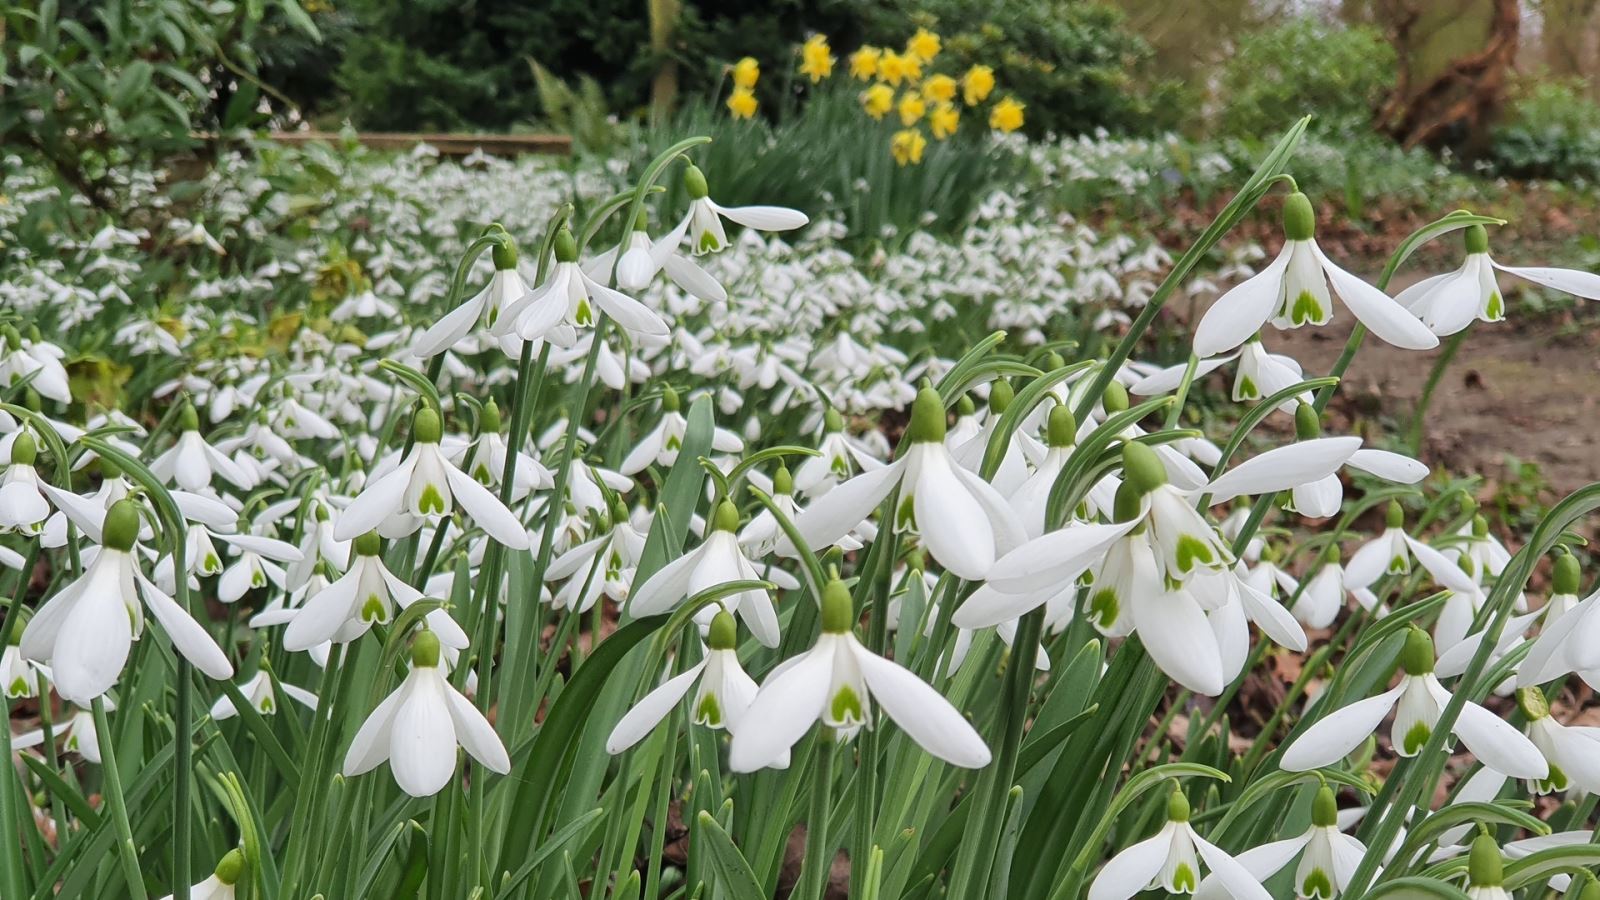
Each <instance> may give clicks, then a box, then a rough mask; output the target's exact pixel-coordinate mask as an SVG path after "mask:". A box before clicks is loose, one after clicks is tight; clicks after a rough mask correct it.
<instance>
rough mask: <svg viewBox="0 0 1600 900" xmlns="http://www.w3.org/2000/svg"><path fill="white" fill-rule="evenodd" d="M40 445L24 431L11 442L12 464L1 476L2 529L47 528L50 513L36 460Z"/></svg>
mask: <svg viewBox="0 0 1600 900" xmlns="http://www.w3.org/2000/svg"><path fill="white" fill-rule="evenodd" d="M37 458H38V446H37V445H36V444H35V443H34V440H33V435H31V434H28V433H27V432H23V433H21V434H19V435H17V438H16V440H15V441H13V442H12V444H11V464H10V465H8V466H6V467H5V474H4V475H3V476H0V532H20V533H22V534H27V535H35V534H38V533H39V532H41V531H43V530H44V523H45V519H47V518H48V517H49V516H50V503H49V501H48V500H46V499H45V495H44V492H43V490H42V487H41V485H42V482H41V481H40V480H39V473H38V472H36V471H34V468H33V463H34V461H35V460H36V459H37Z"/></svg>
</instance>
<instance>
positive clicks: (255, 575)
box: [250, 569, 267, 588]
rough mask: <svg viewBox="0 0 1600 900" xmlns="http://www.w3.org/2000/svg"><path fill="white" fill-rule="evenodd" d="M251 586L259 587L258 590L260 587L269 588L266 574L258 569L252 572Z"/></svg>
mask: <svg viewBox="0 0 1600 900" xmlns="http://www.w3.org/2000/svg"><path fill="white" fill-rule="evenodd" d="M250 586H251V587H258V588H259V587H266V586H267V576H266V573H264V572H262V571H261V570H260V569H257V570H255V571H254V572H251V573H250Z"/></svg>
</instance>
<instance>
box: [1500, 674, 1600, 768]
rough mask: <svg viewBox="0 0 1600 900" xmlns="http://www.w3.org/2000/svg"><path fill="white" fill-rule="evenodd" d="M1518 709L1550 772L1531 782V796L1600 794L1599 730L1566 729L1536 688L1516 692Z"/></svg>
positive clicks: (1574, 727)
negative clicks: (1574, 792)
mask: <svg viewBox="0 0 1600 900" xmlns="http://www.w3.org/2000/svg"><path fill="white" fill-rule="evenodd" d="M1517 708H1518V709H1519V710H1520V711H1521V712H1522V715H1523V718H1525V719H1527V724H1526V725H1525V726H1524V728H1525V730H1526V731H1527V734H1528V740H1530V741H1532V742H1533V745H1534V746H1535V747H1538V748H1539V752H1540V753H1542V754H1544V758H1545V761H1546V762H1548V763H1549V764H1550V771H1549V773H1548V774H1546V775H1545V776H1544V777H1543V778H1531V779H1529V780H1528V793H1530V794H1548V793H1551V792H1554V791H1565V790H1567V789H1569V788H1574V789H1576V790H1580V791H1583V792H1584V793H1586V794H1600V729H1596V728H1594V727H1591V726H1567V725H1563V724H1561V723H1560V722H1558V721H1556V718H1555V716H1552V715H1551V714H1550V704H1549V703H1548V702H1546V701H1545V698H1544V692H1543V691H1541V690H1539V689H1538V688H1536V687H1526V688H1519V689H1518V690H1517Z"/></svg>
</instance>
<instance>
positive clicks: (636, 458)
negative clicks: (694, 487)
mask: <svg viewBox="0 0 1600 900" xmlns="http://www.w3.org/2000/svg"><path fill="white" fill-rule="evenodd" d="M678 402H679V401H678V392H677V391H675V390H673V389H672V388H671V387H670V386H669V387H666V388H663V389H662V393H661V421H660V422H657V423H656V427H654V428H652V429H650V430H649V431H647V432H645V433H644V434H643V435H642V436H640V438H639V439H638V442H637V443H635V444H634V445H633V449H632V450H630V451H628V455H627V456H626V457H625V458H624V459H623V460H622V465H621V466H619V467H618V468H617V471H619V472H621V473H622V474H624V475H637V474H638V473H640V472H642V471H644V469H645V467H646V466H649V465H651V464H655V465H658V466H661V467H663V468H665V467H668V466H671V465H672V464H673V463H675V462H677V461H678V450H679V449H681V448H682V447H683V436H684V434H685V433H686V432H687V431H688V429H689V420H688V419H686V418H684V415H683V413H681V412H679V411H678ZM711 449H713V450H715V451H717V452H718V453H738V452H740V451H742V450H744V441H742V440H740V439H739V436H738V435H737V434H734V433H733V432H731V431H729V430H728V429H726V428H712V430H711Z"/></svg>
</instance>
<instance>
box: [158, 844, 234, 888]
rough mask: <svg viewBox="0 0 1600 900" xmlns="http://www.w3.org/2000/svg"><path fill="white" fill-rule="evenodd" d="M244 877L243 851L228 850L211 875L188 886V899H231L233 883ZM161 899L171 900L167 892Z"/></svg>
mask: <svg viewBox="0 0 1600 900" xmlns="http://www.w3.org/2000/svg"><path fill="white" fill-rule="evenodd" d="M242 877H244V853H242V852H241V851H239V850H229V851H228V852H227V854H226V855H225V856H223V857H222V859H221V860H220V861H219V862H218V863H217V868H216V870H215V871H213V872H212V873H211V876H210V877H209V878H207V879H206V880H205V881H202V882H200V883H199V884H196V885H193V886H191V887H190V888H189V900H233V898H234V897H235V896H237V893H236V891H235V888H234V885H236V884H238V883H239V879H240V878H242ZM161 900H172V895H171V894H168V895H167V896H165V897H162V898H161Z"/></svg>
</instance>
